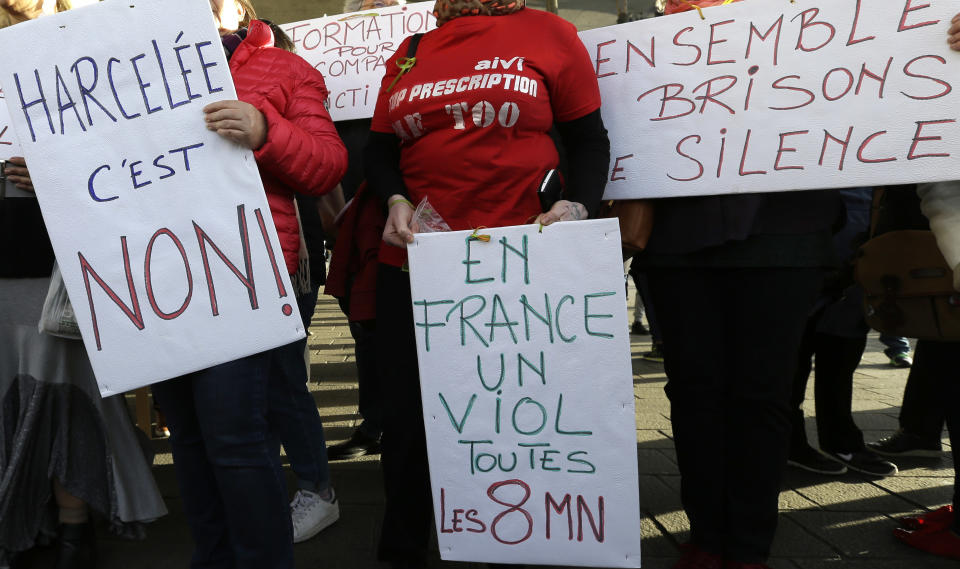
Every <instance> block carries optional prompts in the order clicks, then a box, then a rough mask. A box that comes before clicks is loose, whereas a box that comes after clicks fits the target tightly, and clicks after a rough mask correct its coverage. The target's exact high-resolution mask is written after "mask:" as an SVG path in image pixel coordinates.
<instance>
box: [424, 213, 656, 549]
mask: <svg viewBox="0 0 960 569" xmlns="http://www.w3.org/2000/svg"><path fill="white" fill-rule="evenodd" d="M483 233H485V234H489V236H490V240H489V242H484V241H478V240H472V239H470V235H471V234H470V232H464V231H460V232H452V233H431V234H418V235H416V241H415V242H414V243H413V244H411V245H410V246H408V248H407V250H408V253H409V258H410V279H411V286H412V296H413V299H412V301H413V311H414V322H415V326H416V328H415V330H416V336H417V356H418V358H419V366H420V385H421V388H422V396H423V413H424V421H425V423H426V430H427V449H428V453H429V460H430V480H431V484H432V488H433V503H434V508H435V515H436V527H437V534H438V537H439V542H440V554H441V556H442V557H443V558H444V559H449V560H456V561H484V562H508V563H540V564H561V565H580V566H601V567H639V566H640V510H639V498H638V487H637V452H636V448H637V447H636V422H635V415H634V396H633V381H632V378H633V373H632V368H631V363H630V344H629V335H628V324H627V321H626V310H625V309H624V307H625V306H626V298H625V296H624V295H625V290H624V286H623V261H622V257H621V253H620V233H619V227H618V225H617V222H616V220H610V219H604V220H595V221H582V222H564V223H558V224H554V225H551V226H549V227H546V228H544V230H543V232H542V233H540V232H538V231H537V226H536V225H526V226H519V227H506V228H497V229H486V230H483ZM437 275H445V276H444V278H437Z"/></svg>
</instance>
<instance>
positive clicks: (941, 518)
mask: <svg viewBox="0 0 960 569" xmlns="http://www.w3.org/2000/svg"><path fill="white" fill-rule="evenodd" d="M897 521H899V522H900V525H902V526H903V527H905V528H907V529H909V530H918V529H924V528H931V529H946V528H948V527H950V526H952V525H953V505H950V504H948V505H946V506H943V507H942V508H937V509H936V510H934V511H932V512H927V513H925V514H923V515H922V516H907V517H905V518H900V519H899V520H897Z"/></svg>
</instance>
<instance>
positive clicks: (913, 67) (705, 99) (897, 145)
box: [581, 0, 960, 198]
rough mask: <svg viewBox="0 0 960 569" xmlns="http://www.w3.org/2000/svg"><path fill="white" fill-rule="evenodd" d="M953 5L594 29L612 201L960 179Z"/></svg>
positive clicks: (710, 17) (899, 0)
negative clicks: (951, 46) (607, 136)
mask: <svg viewBox="0 0 960 569" xmlns="http://www.w3.org/2000/svg"><path fill="white" fill-rule="evenodd" d="M958 10H960V7H958V4H957V2H956V1H955V0H924V2H915V1H909V0H908V1H905V0H870V1H869V2H868V1H865V0H799V1H797V2H787V1H785V0H784V1H779V2H760V1H759V0H748V1H746V2H740V3H736V4H730V5H726V6H719V7H715V8H708V9H705V10H704V11H703V14H704V18H705V19H701V18H700V16H699V15H698V14H697V12H696V11H689V12H684V13H682V14H676V15H673V16H667V17H663V18H654V19H650V20H643V21H638V22H633V23H628V24H623V25H619V26H612V27H608V28H601V29H596V30H590V31H586V32H583V33H582V34H581V38H582V39H583V41H584V43H585V45H586V47H587V51H588V53H589V54H590V56H591V58H593V60H594V63H595V66H596V70H597V77H598V78H599V82H600V88H601V92H602V94H603V101H604V102H603V116H604V122H605V123H606V125H607V128H608V129H609V131H610V137H611V146H612V148H611V170H610V176H609V178H608V180H609V182H608V184H607V189H606V194H605V197H607V198H630V197H666V196H688V195H702V194H722V193H738V192H763V191H779V190H798V189H815V188H830V187H847V186H872V185H882V184H899V183H913V182H923V181H936V180H948V179H960V160H958V155H960V124H958V122H957V119H958V114H960V91H957V90H955V89H954V87H953V86H954V84H956V83H958V80H960V53H957V52H955V51H951V50H950V49H949V48H948V46H947V42H946V37H947V29H948V28H949V27H950V19H951V18H952V17H953V16H954V15H955V14H956V13H957V12H958Z"/></svg>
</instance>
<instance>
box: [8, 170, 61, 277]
mask: <svg viewBox="0 0 960 569" xmlns="http://www.w3.org/2000/svg"><path fill="white" fill-rule="evenodd" d="M4 166H5V162H4V161H3V160H0V278H5V279H9V278H44V277H49V276H50V273H51V272H52V271H53V261H54V259H55V257H54V255H53V246H52V245H51V244H50V237H49V235H47V227H46V225H44V223H43V215H42V214H41V213H40V203H39V202H38V201H37V198H33V197H9V196H7V195H6V194H7V180H6V176H5V175H4V173H3V172H4Z"/></svg>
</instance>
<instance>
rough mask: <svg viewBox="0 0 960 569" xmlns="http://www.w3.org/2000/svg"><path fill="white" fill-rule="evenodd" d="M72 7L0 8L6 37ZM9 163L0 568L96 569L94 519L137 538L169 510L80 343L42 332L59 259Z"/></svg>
mask: <svg viewBox="0 0 960 569" xmlns="http://www.w3.org/2000/svg"><path fill="white" fill-rule="evenodd" d="M70 7H71V3H70V2H69V1H65V0H58V1H57V2H50V1H41V0H0V28H4V27H7V26H10V25H15V24H18V23H20V22H24V21H27V20H32V19H35V18H38V17H41V16H46V15H50V14H53V13H56V12H61V11H65V10H68V9H70ZM0 98H2V94H0ZM0 130H5V129H0ZM9 134H11V133H8V136H7V137H6V142H5V143H4V144H5V145H10V146H12V144H11V141H13V142H16V141H15V140H13V139H12V137H11V136H9ZM10 146H7V147H6V150H4V151H5V152H6V151H7V150H9V149H10ZM3 148H4V147H3V146H0V149H3ZM16 148H18V149H19V146H16ZM13 152H19V150H14V151H13ZM0 157H3V158H8V159H7V160H2V159H0V234H2V238H0V241H2V245H0V409H2V411H0V416H2V419H3V420H2V421H0V423H2V424H0V447H2V448H3V449H5V450H4V451H3V452H0V567H7V566H8V564H10V562H11V558H12V561H13V566H21V565H18V563H20V562H22V566H24V567H26V566H27V564H28V563H29V562H30V554H29V553H24V552H26V551H27V550H29V549H31V548H32V547H34V545H36V544H37V542H39V541H43V540H44V539H49V538H50V537H51V536H55V539H56V541H55V544H56V558H57V560H56V567H57V569H92V568H93V567H94V566H95V565H96V559H97V547H96V532H95V531H94V517H95V516H99V517H101V518H103V519H105V520H106V522H107V524H108V526H109V528H110V531H111V532H112V533H114V534H117V535H120V536H123V537H127V538H138V537H142V536H143V534H144V527H143V524H144V523H145V522H150V521H153V520H155V519H157V518H159V517H162V516H164V515H165V514H166V513H167V510H166V506H165V505H164V502H163V498H162V497H161V496H160V492H159V490H158V489H157V485H156V482H155V481H154V478H153V474H152V472H151V471H150V460H151V457H148V456H145V453H144V451H143V448H144V447H142V446H141V441H140V440H139V437H138V435H139V434H140V433H138V431H137V430H136V428H135V427H134V425H133V422H132V421H131V420H130V415H129V412H128V410H127V407H126V401H125V399H124V396H123V395H117V396H113V397H107V398H101V396H100V392H99V390H98V388H97V381H96V378H95V377H94V373H93V369H92V367H91V365H90V359H89V358H88V356H87V353H86V351H85V350H84V348H83V344H82V343H81V342H80V341H79V340H77V339H68V338H62V337H58V336H53V335H50V334H47V333H40V332H38V330H37V322H38V320H40V318H41V314H42V312H43V306H44V299H45V297H46V296H47V291H48V289H49V288H50V283H51V278H50V275H51V270H52V268H53V265H54V253H53V249H52V247H51V244H50V238H49V236H48V233H47V228H46V226H45V224H44V221H43V218H42V217H41V214H40V205H39V203H38V201H37V198H36V196H35V194H34V186H33V180H32V178H31V176H30V171H29V170H28V168H27V163H26V161H25V160H24V158H23V157H22V156H10V154H0ZM21 553H23V554H24V555H23V557H26V559H24V558H22V557H21V556H20V554H21Z"/></svg>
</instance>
